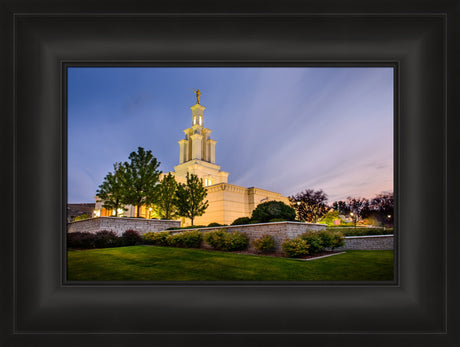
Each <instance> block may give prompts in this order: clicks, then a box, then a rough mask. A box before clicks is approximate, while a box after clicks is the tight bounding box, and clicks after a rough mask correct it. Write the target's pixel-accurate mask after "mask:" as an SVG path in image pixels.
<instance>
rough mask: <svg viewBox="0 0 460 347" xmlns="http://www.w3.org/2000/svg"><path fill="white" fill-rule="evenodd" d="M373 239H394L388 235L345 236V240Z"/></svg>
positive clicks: (391, 235)
mask: <svg viewBox="0 0 460 347" xmlns="http://www.w3.org/2000/svg"><path fill="white" fill-rule="evenodd" d="M374 237H394V235H393V234H388V235H362V236H345V238H346V239H367V238H374Z"/></svg>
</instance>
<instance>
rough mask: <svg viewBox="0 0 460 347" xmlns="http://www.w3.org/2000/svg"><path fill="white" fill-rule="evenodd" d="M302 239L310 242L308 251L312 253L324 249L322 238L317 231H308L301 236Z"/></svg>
mask: <svg viewBox="0 0 460 347" xmlns="http://www.w3.org/2000/svg"><path fill="white" fill-rule="evenodd" d="M300 238H301V239H302V240H305V241H306V242H307V244H308V251H309V252H310V253H318V252H321V251H322V250H323V249H324V245H323V242H322V239H321V238H320V236H319V234H318V233H316V232H312V231H309V232H306V233H304V234H302V236H300Z"/></svg>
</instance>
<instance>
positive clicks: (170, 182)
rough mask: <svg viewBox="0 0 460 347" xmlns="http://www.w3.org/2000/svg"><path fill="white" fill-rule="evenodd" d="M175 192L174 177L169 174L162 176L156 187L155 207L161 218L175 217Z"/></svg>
mask: <svg viewBox="0 0 460 347" xmlns="http://www.w3.org/2000/svg"><path fill="white" fill-rule="evenodd" d="M176 190H177V182H176V179H175V178H174V176H173V175H172V174H171V173H169V174H168V175H167V176H164V177H163V179H162V180H161V182H160V184H159V185H158V191H157V199H156V205H155V207H156V210H157V211H158V214H159V215H160V217H161V218H164V219H173V218H174V217H175V216H176V215H177V207H176V204H175V196H176Z"/></svg>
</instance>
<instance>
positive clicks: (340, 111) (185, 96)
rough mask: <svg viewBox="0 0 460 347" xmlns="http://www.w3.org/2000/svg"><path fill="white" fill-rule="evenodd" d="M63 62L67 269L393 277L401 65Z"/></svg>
mask: <svg viewBox="0 0 460 347" xmlns="http://www.w3.org/2000/svg"><path fill="white" fill-rule="evenodd" d="M63 74H64V83H66V85H67V88H66V89H67V95H66V99H65V100H66V103H65V104H66V105H67V107H66V109H67V112H66V115H65V116H66V117H65V118H66V119H67V141H66V142H67V154H68V155H67V173H66V175H65V176H67V177H68V180H67V182H68V185H67V193H68V195H67V202H68V203H67V222H68V223H67V234H66V240H67V248H68V252H67V254H66V256H67V267H66V268H65V270H66V271H65V273H64V278H65V279H66V280H67V281H69V284H76V282H75V281H78V282H81V281H100V283H101V284H103V283H104V281H123V280H125V281H133V280H134V281H165V280H169V281H192V283H193V281H220V282H222V281H238V282H239V283H240V284H241V283H242V282H243V281H249V282H251V281H304V282H305V281H337V282H344V283H346V282H350V281H359V282H361V283H363V282H366V281H367V282H372V281H377V282H378V283H379V284H392V283H393V284H394V283H396V281H395V265H396V262H395V257H394V252H395V242H394V238H395V236H394V235H395V232H394V228H393V224H394V198H393V185H394V176H395V175H394V134H395V128H394V124H395V123H397V122H398V118H397V117H396V115H395V104H394V99H395V96H394V95H395V90H396V88H395V81H396V79H397V76H398V74H397V69H396V66H391V65H389V64H386V65H385V64H384V65H381V66H371V65H370V64H365V65H364V66H362V67H358V66H349V67H347V66H339V65H336V66H331V65H330V64H329V66H327V65H326V66H321V65H319V64H317V65H316V66H290V67H244V66H243V67H241V66H240V67H238V66H229V67H187V66H183V67H165V66H153V67H149V66H129V65H128V66H126V65H125V66H123V65H120V66H116V67H115V66H114V67H103V66H88V65H83V64H75V63H74V64H73V65H69V66H64V71H63ZM193 83H194V84H198V85H201V90H200V89H191V88H186V86H187V85H188V84H193ZM179 124H180V125H182V127H181V126H180V125H179ZM183 128H185V130H183ZM216 140H217V141H216ZM216 144H217V145H216ZM396 235H397V233H396ZM332 256H334V258H331V257H332ZM326 258H327V259H326ZM313 260H315V261H314V262H313ZM105 283H109V282H105ZM86 284H88V282H86Z"/></svg>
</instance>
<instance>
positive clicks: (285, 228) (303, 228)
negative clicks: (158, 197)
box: [172, 222, 326, 251]
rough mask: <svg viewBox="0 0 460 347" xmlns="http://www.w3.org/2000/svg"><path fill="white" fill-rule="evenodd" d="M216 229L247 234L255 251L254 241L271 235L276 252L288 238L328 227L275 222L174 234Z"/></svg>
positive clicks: (208, 229) (206, 229)
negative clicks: (252, 242)
mask: <svg viewBox="0 0 460 347" xmlns="http://www.w3.org/2000/svg"><path fill="white" fill-rule="evenodd" d="M216 229H223V230H225V231H227V232H233V231H239V232H242V233H245V234H246V235H247V236H248V237H249V248H248V249H249V250H254V248H253V247H252V246H251V244H250V243H251V241H252V240H254V239H258V238H261V237H262V236H263V235H270V236H272V237H273V238H274V239H275V250H276V251H281V244H282V243H283V241H284V240H285V239H286V238H289V239H293V238H296V237H298V236H300V235H302V234H303V233H305V232H307V231H316V230H326V225H325V224H314V223H302V222H273V223H258V224H244V225H231V226H223V227H208V228H197V229H185V230H177V231H172V232H173V233H177V232H182V231H186V230H200V231H203V232H209V231H213V230H216Z"/></svg>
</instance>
